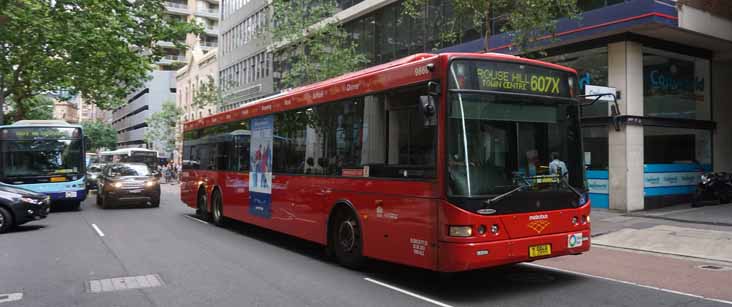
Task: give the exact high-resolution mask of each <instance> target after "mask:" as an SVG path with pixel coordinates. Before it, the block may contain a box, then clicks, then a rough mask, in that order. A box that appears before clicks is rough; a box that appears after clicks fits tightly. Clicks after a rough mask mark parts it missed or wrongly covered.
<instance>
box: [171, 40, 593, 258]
mask: <svg viewBox="0 0 732 307" xmlns="http://www.w3.org/2000/svg"><path fill="white" fill-rule="evenodd" d="M576 80H577V75H576V72H575V71H574V70H572V69H570V68H567V67H563V66H559V65H554V64H550V63H544V62H540V61H535V60H529V59H524V58H520V57H515V56H510V55H501V54H473V53H444V54H437V55H435V54H416V55H412V56H409V57H406V58H403V59H399V60H396V61H393V62H389V63H386V64H382V65H379V66H375V67H372V68H368V69H365V70H361V71H358V72H354V73H350V74H346V75H343V76H340V77H337V78H333V79H330V80H327V81H323V82H320V83H317V84H313V85H309V86H305V87H302V88H297V89H294V90H291V91H289V92H287V93H284V94H280V95H277V96H275V97H270V98H266V99H262V100H260V101H256V102H253V103H250V104H247V105H245V106H242V107H240V108H238V109H234V110H230V111H227V112H224V113H221V114H216V115H212V116H209V117H206V118H202V119H199V120H195V121H190V122H187V123H185V127H184V141H183V160H184V162H183V171H182V174H181V199H182V200H183V202H185V203H186V204H187V205H188V206H190V207H191V208H195V209H196V210H197V214H199V215H200V216H201V217H202V218H206V219H212V220H213V222H214V223H215V224H220V223H221V222H222V219H223V218H224V217H226V218H229V219H233V220H237V221H242V222H245V223H251V224H255V225H258V226H261V227H264V228H268V229H272V230H275V231H278V232H282V233H286V234H289V235H292V236H296V237H299V238H302V239H305V240H309V241H313V242H317V243H319V244H322V245H324V246H326V247H327V248H328V249H329V250H330V251H332V252H333V254H334V255H335V257H336V259H337V260H338V261H339V262H340V263H341V264H343V265H346V266H351V267H355V266H358V265H360V264H362V263H363V261H364V259H365V258H374V259H380V260H385V261H389V262H395V263H401V264H405V265H410V266H415V267H420V268H426V269H430V270H435V271H442V272H455V271H464V270H472V269H478V268H485V267H491V266H497V265H502V264H509V263H517V262H524V261H532V260H536V259H542V258H547V257H556V256H562V255H569V254H580V253H582V252H585V251H588V250H589V247H590V219H589V215H590V201H589V199H588V197H587V191H586V189H585V179H584V178H585V177H584V165H583V150H582V143H581V140H582V137H581V130H580V116H579V114H580V112H579V108H580V106H579V104H578V102H577V97H576V84H577V81H576Z"/></svg>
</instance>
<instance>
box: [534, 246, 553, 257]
mask: <svg viewBox="0 0 732 307" xmlns="http://www.w3.org/2000/svg"><path fill="white" fill-rule="evenodd" d="M551 254H552V246H551V245H549V244H542V245H534V246H529V257H540V256H547V255H551Z"/></svg>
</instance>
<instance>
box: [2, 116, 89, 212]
mask: <svg viewBox="0 0 732 307" xmlns="http://www.w3.org/2000/svg"><path fill="white" fill-rule="evenodd" d="M86 146H88V140H87V138H85V137H84V133H83V130H82V128H81V126H79V125H70V124H68V123H66V122H65V121H60V120H21V121H18V122H15V123H13V124H12V125H7V126H0V166H1V167H0V181H2V182H3V183H6V184H10V185H15V186H19V187H22V188H26V189H29V190H32V191H35V192H40V193H44V194H47V195H49V196H50V199H51V206H52V207H53V206H54V205H58V204H59V203H65V204H67V205H70V206H71V207H72V208H74V209H78V208H79V207H80V204H81V202H82V201H83V200H84V199H85V198H86V191H85V187H86V184H85V182H84V179H85V178H84V176H85V172H86V169H85V168H86V159H85V150H86Z"/></svg>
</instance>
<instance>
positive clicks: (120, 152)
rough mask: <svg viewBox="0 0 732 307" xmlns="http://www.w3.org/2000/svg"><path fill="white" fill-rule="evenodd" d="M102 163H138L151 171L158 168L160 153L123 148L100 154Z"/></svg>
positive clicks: (143, 149) (142, 149)
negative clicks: (143, 164) (146, 166)
mask: <svg viewBox="0 0 732 307" xmlns="http://www.w3.org/2000/svg"><path fill="white" fill-rule="evenodd" d="M99 162H100V163H112V162H137V163H145V164H147V165H148V166H149V167H150V168H151V169H157V167H158V162H159V160H158V152H157V151H156V150H150V149H145V148H122V149H117V150H112V151H103V152H100V153H99Z"/></svg>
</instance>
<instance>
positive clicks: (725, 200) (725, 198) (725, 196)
mask: <svg viewBox="0 0 732 307" xmlns="http://www.w3.org/2000/svg"><path fill="white" fill-rule="evenodd" d="M729 200H730V195H729V193H720V194H719V203H720V204H729Z"/></svg>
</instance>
